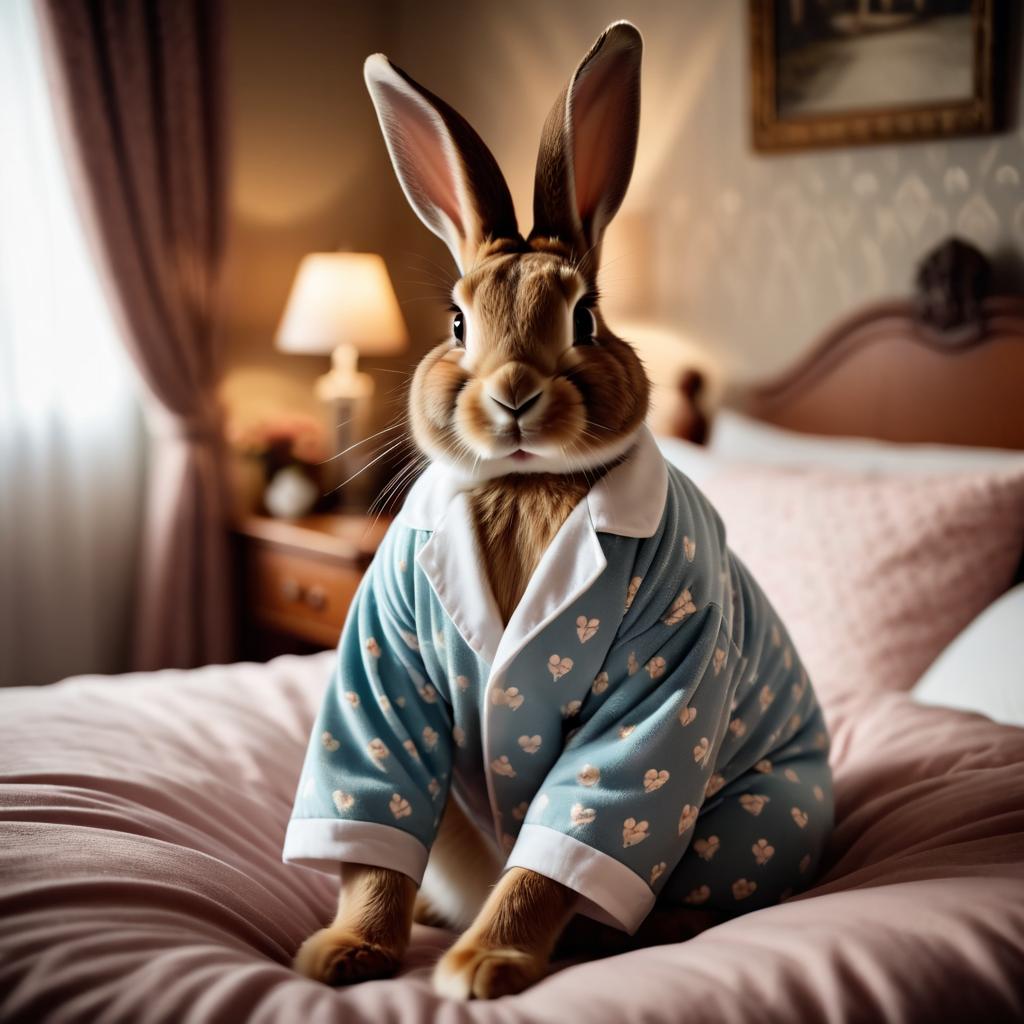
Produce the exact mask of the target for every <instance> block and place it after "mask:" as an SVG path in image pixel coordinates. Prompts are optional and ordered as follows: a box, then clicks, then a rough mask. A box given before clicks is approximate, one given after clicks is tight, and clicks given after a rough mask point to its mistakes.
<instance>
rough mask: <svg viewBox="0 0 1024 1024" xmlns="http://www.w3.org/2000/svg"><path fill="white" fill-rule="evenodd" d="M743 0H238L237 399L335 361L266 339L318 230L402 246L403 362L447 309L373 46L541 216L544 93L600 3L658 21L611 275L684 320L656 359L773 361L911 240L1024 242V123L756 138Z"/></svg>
mask: <svg viewBox="0 0 1024 1024" xmlns="http://www.w3.org/2000/svg"><path fill="white" fill-rule="evenodd" d="M746 11H747V4H746V3H745V2H741V0H724V2H723V0H686V2H681V0H644V2H642V3H639V2H628V3H624V2H622V0H619V2H615V3H613V2H610V0H588V2H586V3H583V2H582V0H581V2H568V0H562V2H558V3H553V2H551V0H519V2H517V3H516V4H514V5H513V4H508V3H503V2H499V0H477V2H476V3H473V4H469V3H461V2H455V0H437V2H434V3H431V4H430V5H429V6H428V5H425V4H423V3H422V2H418V0H417V2H414V0H387V2H382V3H379V4H375V5H369V4H354V3H350V4H341V3H319V2H309V0H306V2H301V3H294V4H289V5H287V7H285V5H282V4H272V3H265V2H259V3H252V2H242V0H235V3H234V4H233V7H232V12H233V13H232V26H231V27H232V32H233V44H232V45H233V57H234V65H235V67H234V72H233V99H234V104H235V118H236V126H235V158H236V190H235V210H234V213H235V225H236V245H235V249H234V255H233V257H232V265H231V281H232V290H231V294H230V312H231V317H230V337H231V368H230V374H229V378H228V382H227V386H226V394H227V396H228V398H229V401H231V402H233V403H241V404H244V403H245V401H248V400H250V399H252V400H255V396H257V395H259V394H264V396H265V395H267V394H280V395H281V396H286V397H288V398H289V399H292V400H298V399H299V398H304V397H305V395H306V394H308V386H309V382H310V381H311V379H312V377H313V376H314V375H315V374H316V373H318V372H322V369H323V368H324V367H325V365H326V364H325V363H324V362H320V361H318V360H315V359H310V360H306V359H304V358H302V357H283V356H275V355H274V354H273V353H272V351H271V349H270V338H271V335H272V333H273V329H274V326H275V325H276V321H277V317H278V316H279V314H280V310H281V307H282V305H283V303H284V299H285V296H286V294H287V289H288V285H289V284H290V280H291V274H292V273H293V271H294V266H295V264H296V263H297V262H298V259H299V257H300V256H301V255H302V254H303V253H304V252H305V251H307V250H310V249H314V248H319V247H333V246H335V245H337V244H339V243H343V244H345V245H348V246H350V247H352V248H367V249H372V250H377V251H380V252H382V253H383V254H384V256H385V258H386V259H387V260H388V264H389V266H390V268H391V273H392V276H393V278H394V279H395V284H396V289H397V290H398V293H399V298H400V300H401V301H402V303H403V309H404V310H405V312H406V316H407V319H408V321H409V325H410V329H411V331H412V333H413V337H414V338H415V339H416V340H415V342H414V351H413V352H411V353H410V354H409V357H408V358H405V359H402V360H397V361H392V362H391V363H390V364H383V365H385V366H387V367H388V368H390V369H399V370H403V369H404V368H405V367H407V366H408V365H409V364H410V362H411V361H412V360H414V359H415V357H416V356H417V355H418V354H420V353H421V352H422V351H424V350H425V349H426V348H427V347H429V345H430V344H431V343H432V342H433V340H434V339H435V338H436V337H437V332H438V331H439V330H440V327H441V323H442V317H443V315H442V314H441V312H440V308H441V306H442V305H443V303H441V302H440V301H437V300H438V294H439V291H443V284H444V281H445V280H450V274H451V264H450V260H449V258H448V256H447V253H446V251H445V249H444V247H443V246H442V245H441V244H440V243H439V242H438V241H436V240H435V239H434V238H433V236H431V235H430V234H429V232H427V231H426V229H424V228H423V227H422V226H421V225H420V223H419V221H418V220H417V219H416V218H415V216H414V215H413V214H412V212H411V211H410V210H409V209H408V208H407V206H406V204H405V202H404V199H403V197H402V195H401V192H400V190H399V188H398V185H397V183H396V182H395V180H394V176H393V174H392V173H391V171H390V169H389V168H388V165H387V163H386V159H385V153H384V147H383V144H382V142H381V141H380V139H379V136H378V130H377V127H376V124H375V122H374V120H373V115H372V110H371V108H370V104H369V101H368V99H367V97H366V94H365V89H364V87H363V84H362V77H361V63H362V59H363V57H364V56H365V55H366V54H367V53H370V52H372V51H373V50H376V49H383V50H385V51H386V52H387V53H388V54H389V55H390V56H391V57H392V58H393V59H394V60H395V61H396V62H397V63H399V64H400V65H402V66H403V67H405V68H406V69H407V70H408V71H409V72H410V73H411V74H412V75H413V76H414V77H416V78H418V79H420V80H421V81H423V82H424V84H426V85H427V86H428V87H429V88H431V89H432V90H433V91H435V92H437V93H439V94H440V95H441V96H443V97H445V98H447V99H449V100H450V101H451V102H453V103H454V105H455V106H457V107H458V108H459V110H460V111H461V112H462V113H463V114H465V116H466V117H467V118H468V119H469V120H470V121H471V123H473V124H474V126H475V127H476V128H477V129H478V131H479V132H480V134H481V135H482V136H483V138H484V139H485V141H486V142H487V143H488V145H489V146H490V147H491V149H492V150H493V152H494V154H495V156H496V157H497V159H498V162H499V163H500V164H501V166H502V168H503V169H504V170H505V173H506V176H507V178H508V180H509V185H510V187H511V189H512V193H513V197H514V199H515V201H516V205H517V208H518V209H519V211H520V215H521V216H522V217H523V218H524V221H525V220H526V219H528V213H529V211H530V208H531V191H532V181H533V164H534V159H535V155H536V145H537V140H538V138H539V133H540V126H541V123H542V121H543V119H544V116H545V114H546V112H547V110H548V108H549V106H550V104H551V103H552V102H553V100H554V98H555V96H556V95H557V94H558V92H559V90H560V89H561V88H562V86H563V85H564V83H565V80H566V79H567V77H568V75H569V74H570V72H571V70H572V68H573V67H574V66H575V64H576V62H577V61H578V60H579V58H580V56H582V54H583V52H584V51H585V49H586V47H587V46H588V45H589V44H590V42H591V41H592V40H593V38H594V37H595V36H596V35H597V34H598V33H599V32H600V30H601V29H602V28H603V27H604V26H605V25H606V24H607V23H609V22H610V21H613V20H615V19H616V18H619V17H623V16H625V17H629V18H631V19H632V20H634V21H635V22H636V24H637V25H638V26H639V27H640V29H641V31H642V32H643V33H644V36H645V40H646V53H645V59H644V60H645V62H644V84H643V87H644V99H643V115H642V124H641V135H640V151H639V155H638V161H637V169H636V174H635V176H634V181H633V185H632V188H631V190H630V193H629V195H628V196H627V199H626V203H625V205H624V207H623V210H622V213H621V214H620V216H619V218H618V220H617V221H616V222H615V223H614V224H613V226H612V228H611V230H610V231H609V236H608V239H607V244H606V252H605V271H604V273H603V277H602V286H603V290H604V292H605V295H606V308H607V310H608V313H609V317H610V319H611V321H612V323H613V324H623V323H630V322H632V321H636V320H638V319H642V320H644V321H647V322H648V326H651V325H653V326H655V327H660V328H662V329H663V330H667V331H668V332H669V334H670V335H671V336H673V337H675V338H677V339H679V340H678V342H673V341H671V340H669V341H663V342H661V343H659V345H657V346H655V348H654V349H650V347H648V349H647V350H645V355H646V356H647V357H648V359H649V360H650V361H651V362H652V363H654V364H655V370H656V373H657V372H659V365H660V364H661V363H664V364H666V365H670V364H674V362H677V361H679V360H681V359H685V358H686V357H687V356H686V354H687V352H688V351H689V350H688V348H687V347H686V345H687V344H688V343H689V344H694V345H696V346H697V347H698V348H699V349H700V350H701V351H702V352H703V353H705V354H710V357H711V358H712V359H714V360H715V361H717V362H718V363H719V364H720V365H722V366H723V367H724V368H725V370H726V372H727V373H728V374H729V375H730V376H731V377H732V378H734V379H740V380H742V379H749V378H753V377H759V376H761V377H763V376H767V375H771V374H773V373H775V372H777V371H779V370H781V369H782V368H783V367H785V366H786V365H787V364H788V363H790V362H791V361H792V360H793V359H794V358H795V357H796V356H797V355H798V354H799V353H800V352H801V351H802V350H803V349H804V347H805V346H806V345H807V344H808V343H809V342H810V341H811V340H812V339H813V338H814V336H815V335H816V334H817V333H818V332H819V331H820V330H821V329H822V328H823V327H824V326H825V325H826V324H828V323H829V322H830V321H831V320H832V319H834V318H835V317H836V316H837V315H839V314H841V313H844V312H845V311H847V310H849V309H850V308H851V307H853V306H856V305H858V304H860V303H862V302H864V301H866V300H868V299H871V298H875V297H880V296H884V295H892V294H903V293H906V291H907V289H908V286H909V283H910V281H911V279H912V276H913V268H914V265H915V262H916V261H917V259H918V258H919V257H920V255H921V254H922V253H923V252H925V251H926V250H927V249H928V248H929V247H930V246H931V245H933V244H934V243H935V242H936V241H938V240H939V239H941V238H942V237H943V236H945V235H948V234H949V233H951V232H954V231H955V232H957V233H958V234H960V235H962V236H964V237H966V238H968V239H970V240H972V241H974V242H975V243H977V244H978V245H980V246H981V247H982V248H983V249H984V250H985V251H986V252H988V253H990V254H994V255H998V254H1000V253H1006V252H1009V251H1013V250H1016V251H1021V250H1022V249H1024V183H1022V170H1024V131H1022V130H1021V129H1020V128H1017V129H1016V130H1015V131H1013V132H1011V133H1007V134H1003V135H999V136H991V137H986V138H979V139H964V140H956V141H952V142H939V143H934V144H933V143H924V144H915V145H902V146H886V147H869V148H850V149H845V150H838V151H834V152H825V151H819V152H814V153H806V154H798V155H791V156H772V157H765V156H757V155H754V154H753V153H752V152H751V150H750V147H749V144H748V111H747V51H746V44H747V38H746ZM1018 91H1019V90H1018ZM521 226H522V227H523V228H524V229H528V227H529V225H528V224H527V223H524V224H522V225H521ZM673 346H676V347H673ZM392 379H393V380H394V381H395V382H401V378H400V377H394V376H393V375H392ZM664 379H665V380H667V379H668V378H667V377H666V378H664ZM381 415H383V412H381Z"/></svg>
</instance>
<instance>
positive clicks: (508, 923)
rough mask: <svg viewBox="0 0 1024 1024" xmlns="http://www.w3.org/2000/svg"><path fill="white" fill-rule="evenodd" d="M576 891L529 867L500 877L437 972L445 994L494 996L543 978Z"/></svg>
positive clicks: (494, 997) (515, 989)
mask: <svg viewBox="0 0 1024 1024" xmlns="http://www.w3.org/2000/svg"><path fill="white" fill-rule="evenodd" d="M575 899H576V894H575V893H574V892H572V891H571V890H569V889H567V888H566V887H565V886H564V885H560V884H559V883H558V882H554V881H552V880H551V879H550V878H545V877H544V875H539V874H537V873H536V872H535V871H530V870H528V869H526V868H512V869H511V870H510V871H508V872H507V873H506V874H504V875H503V876H502V877H501V880H500V881H499V882H498V884H497V885H496V886H495V887H494V891H493V892H492V893H491V896H490V898H489V899H488V900H487V902H486V903H485V904H484V906H483V909H482V910H481V911H480V914H479V916H478V917H477V920H476V921H475V922H474V923H473V925H472V926H471V927H470V928H469V929H468V930H467V931H466V932H464V933H463V934H462V936H461V937H460V938H459V940H458V942H456V943H455V945H454V946H452V948H451V949H450V950H448V952H447V953H446V954H445V955H444V957H443V958H442V960H441V962H440V963H439V964H438V965H437V970H436V971H435V973H434V985H435V987H436V988H437V990H438V991H439V992H441V994H442V995H447V996H450V997H452V998H457V999H473V998H475V999H496V998H498V997H500V996H503V995H511V994H513V993H515V992H521V991H522V990H523V989H524V988H526V987H527V986H528V985H531V984H532V983H533V982H535V981H537V980H538V979H539V978H541V977H543V975H544V972H545V971H546V970H547V964H548V959H549V957H550V956H551V951H552V950H553V949H554V946H555V941H556V940H557V938H558V936H559V934H560V933H561V931H562V929H563V928H564V927H565V925H566V922H567V921H568V920H569V917H570V914H571V908H572V905H573V903H574V902H575Z"/></svg>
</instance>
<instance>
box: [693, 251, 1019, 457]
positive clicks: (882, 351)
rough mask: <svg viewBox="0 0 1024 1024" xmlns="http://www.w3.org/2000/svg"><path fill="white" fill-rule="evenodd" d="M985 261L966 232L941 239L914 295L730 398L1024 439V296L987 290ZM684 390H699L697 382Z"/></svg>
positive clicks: (756, 413) (854, 420) (868, 426)
mask: <svg viewBox="0 0 1024 1024" xmlns="http://www.w3.org/2000/svg"><path fill="white" fill-rule="evenodd" d="M979 261H982V263H984V257H983V256H982V255H981V254H980V253H979V252H978V251H977V250H975V249H973V247H971V246H968V245H966V244H965V243H963V242H958V241H956V240H950V241H947V242H945V243H943V244H942V245H939V246H938V247H936V249H935V250H933V251H932V253H930V254H929V255H928V256H927V257H926V258H925V259H924V261H923V262H922V264H921V267H920V270H919V273H918V285H917V294H916V296H915V297H914V298H908V299H894V300H891V301H886V302H878V303H874V304H872V305H870V306H866V307H864V308H863V309H860V310H857V311H855V312H854V313H852V314H851V315H849V316H847V317H844V318H843V319H842V320H840V321H839V322H838V323H837V324H836V325H835V326H833V327H832V328H830V329H829V330H827V331H826V332H825V333H824V334H823V335H822V336H821V337H820V338H819V339H818V341H817V342H816V343H815V344H813V345H812V346H811V347H810V349H809V350H808V353H807V355H806V356H804V357H803V358H802V359H800V360H799V361H798V362H797V364H796V365H795V366H794V367H793V368H792V369H790V370H789V371H787V372H786V373H783V374H782V375H781V376H780V377H778V378H777V379H775V380H771V381H767V382H765V383H762V384H758V385H755V386H753V387H746V388H741V389H733V390H731V391H729V392H727V394H726V396H725V403H724V404H726V405H728V406H730V407H732V408H736V409H739V410H740V411H742V412H743V413H745V414H746V415H748V416H751V417H753V418H754V419H757V420H761V421H762V422H765V423H770V424H773V425H775V426H779V427H785V428H787V429H789V430H795V431H799V432H801V433H806V434H825V435H831V436H845V437H866V438H875V439H878V440H884V441H898V442H904V443H913V442H921V443H931V444H950V445H969V446H974V447H988V448H1010V449H1022V450H1024V298H1021V297H1020V296H1008V295H988V294H987V292H988V287H989V281H990V280H991V276H990V274H988V273H987V268H986V267H979ZM680 397H681V404H683V405H689V404H692V403H693V402H694V401H695V398H694V394H693V392H692V388H690V389H689V390H687V389H686V388H683V387H681V388H680ZM680 422H681V423H688V422H689V420H688V418H687V417H684V416H681V417H680ZM681 436H684V437H687V439H691V440H692V439H693V438H692V437H691V435H690V434H688V433H685V432H683V433H682V434H681Z"/></svg>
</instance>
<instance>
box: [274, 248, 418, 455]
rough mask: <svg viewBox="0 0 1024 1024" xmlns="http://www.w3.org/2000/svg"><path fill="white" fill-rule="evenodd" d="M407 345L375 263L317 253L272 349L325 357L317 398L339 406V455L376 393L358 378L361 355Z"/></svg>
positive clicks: (305, 264)
mask: <svg viewBox="0 0 1024 1024" xmlns="http://www.w3.org/2000/svg"><path fill="white" fill-rule="evenodd" d="M408 342H409V335H408V331H407V330H406V326H405V320H404V319H403V317H402V311H401V310H400V309H399V306H398V299H397V297H396V296H395V290H394V288H393V287H392V285H391V278H390V277H389V276H388V271H387V267H386V266H385V265H384V260H383V259H382V258H381V257H380V256H377V255H376V254H374V253H359V252H314V253H310V254H309V255H308V256H304V257H303V259H302V262H301V263H300V264H299V269H298V272H297V273H296V275H295V281H294V283H293V284H292V290H291V293H290V294H289V296H288V304H287V305H286V306H285V310H284V315H283V316H282V317H281V323H280V325H279V327H278V329H277V336H276V347H277V348H278V350H279V351H281V352H291V353H296V354H303V355H330V357H331V369H330V370H329V371H328V372H327V373H325V374H324V375H323V376H322V377H320V378H319V379H318V380H317V382H316V395H317V397H318V398H319V399H321V400H322V401H325V402H331V403H334V404H336V405H337V406H339V409H338V413H339V415H338V417H337V420H336V422H337V423H338V438H337V445H338V447H337V451H338V452H339V453H342V452H344V451H345V450H346V449H347V448H348V447H349V446H350V444H351V438H352V436H353V434H354V433H356V431H354V430H353V429H352V424H353V421H357V420H363V419H364V416H365V413H366V407H367V402H368V399H369V398H370V396H371V395H372V394H373V378H372V377H371V376H370V375H369V374H366V373H360V372H359V369H358V362H359V356H360V355H372V356H387V355H396V354H397V353H399V352H401V351H402V350H403V349H404V348H405V347H406V345H407V344H408ZM338 461H339V462H344V460H343V459H339V460H338ZM338 468H339V470H340V469H341V468H342V467H341V466H339V467H338Z"/></svg>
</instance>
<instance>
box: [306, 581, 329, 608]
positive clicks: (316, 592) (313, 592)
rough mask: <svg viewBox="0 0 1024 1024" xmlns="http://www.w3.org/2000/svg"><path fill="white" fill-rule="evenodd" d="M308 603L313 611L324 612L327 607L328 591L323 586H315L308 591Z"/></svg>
mask: <svg viewBox="0 0 1024 1024" xmlns="http://www.w3.org/2000/svg"><path fill="white" fill-rule="evenodd" d="M306 604H308V605H309V607H310V608H312V609H313V611H316V612H322V611H323V610H324V608H326V607H327V592H326V591H325V590H324V588H323V587H317V586H313V587H310V588H309V590H307V591H306Z"/></svg>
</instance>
